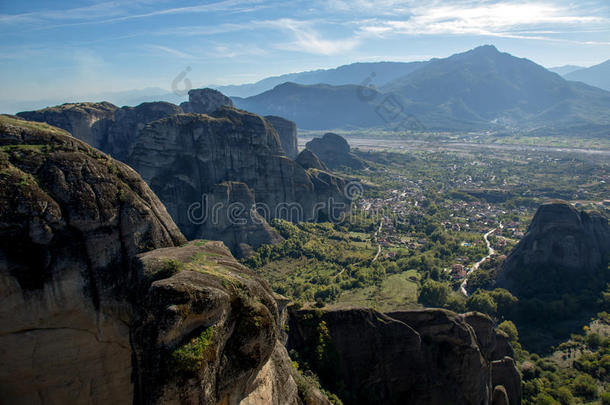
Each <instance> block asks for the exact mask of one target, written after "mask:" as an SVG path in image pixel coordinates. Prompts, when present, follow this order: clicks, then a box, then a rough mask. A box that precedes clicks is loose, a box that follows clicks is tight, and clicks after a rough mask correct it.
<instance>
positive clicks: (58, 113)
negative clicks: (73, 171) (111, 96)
mask: <svg viewBox="0 0 610 405" xmlns="http://www.w3.org/2000/svg"><path fill="white" fill-rule="evenodd" d="M116 110H118V107H117V106H115V105H113V104H111V103H108V102H101V103H66V104H62V105H58V106H55V107H47V108H43V109H42V110H36V111H24V112H20V113H18V114H17V115H18V116H19V117H21V118H24V119H26V120H29V121H38V122H46V123H47V124H49V125H53V126H55V127H57V128H61V129H65V130H66V131H68V132H69V133H71V134H72V135H73V136H75V137H76V138H78V139H80V140H83V141H85V142H87V143H88V144H89V145H91V146H93V147H94V148H101V147H102V146H103V145H105V143H106V133H107V131H108V127H109V125H110V124H111V123H112V121H113V119H114V113H115V112H116Z"/></svg>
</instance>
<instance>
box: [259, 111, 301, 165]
mask: <svg viewBox="0 0 610 405" xmlns="http://www.w3.org/2000/svg"><path fill="white" fill-rule="evenodd" d="M265 119H266V120H267V121H269V123H270V124H271V125H273V128H275V130H276V131H277V134H278V135H279V136H280V143H281V144H282V148H283V149H284V152H285V153H286V156H288V157H289V158H290V159H295V158H296V157H297V155H298V153H299V147H298V140H297V124H295V123H294V122H292V121H289V120H287V119H285V118H282V117H277V116H275V115H267V116H265Z"/></svg>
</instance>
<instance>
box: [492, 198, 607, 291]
mask: <svg viewBox="0 0 610 405" xmlns="http://www.w3.org/2000/svg"><path fill="white" fill-rule="evenodd" d="M609 257H610V226H609V225H608V219H607V218H605V217H603V216H602V215H601V214H598V213H595V212H586V211H578V210H576V209H575V208H574V207H573V206H571V205H570V204H568V203H566V202H562V201H552V202H549V203H546V204H543V205H541V206H540V207H539V208H538V211H537V212H536V214H535V215H534V218H533V219H532V222H531V223H530V225H529V227H528V230H527V232H526V234H525V236H524V237H523V238H522V239H521V241H520V242H519V243H518V244H517V246H516V247H515V248H514V249H513V250H512V252H511V253H510V254H509V255H508V257H507V258H506V260H505V261H504V263H503V265H502V267H501V268H500V269H499V272H498V275H497V281H496V284H497V286H499V287H503V288H506V289H507V290H509V291H511V293H513V294H514V295H518V296H525V297H531V296H535V295H536V294H538V293H545V292H549V291H552V292H553V293H559V294H561V293H562V292H565V291H571V292H573V291H575V290H577V289H579V288H586V287H590V286H589V283H592V282H593V283H595V282H597V283H599V282H600V280H598V279H599V278H600V277H599V274H600V271H603V270H605V269H606V266H607V265H608V260H609ZM601 282H602V283H603V280H602V281H601Z"/></svg>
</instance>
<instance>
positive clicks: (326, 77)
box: [210, 62, 426, 97]
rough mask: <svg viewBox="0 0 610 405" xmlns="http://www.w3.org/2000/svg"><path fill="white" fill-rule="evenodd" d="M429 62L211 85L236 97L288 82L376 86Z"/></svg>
mask: <svg viewBox="0 0 610 405" xmlns="http://www.w3.org/2000/svg"><path fill="white" fill-rule="evenodd" d="M425 64H426V62H369V63H361V62H358V63H352V64H349V65H343V66H339V67H338V68H335V69H318V70H312V71H308V72H300V73H288V74H285V75H281V76H272V77H268V78H265V79H263V80H259V81H258V82H256V83H249V84H241V85H230V86H210V87H212V88H215V89H216V90H219V91H221V92H222V93H224V94H227V95H229V96H232V97H251V96H254V95H257V94H260V93H263V92H265V91H267V90H271V89H272V88H273V87H275V86H277V85H278V84H282V83H286V82H292V83H298V84H319V83H324V84H331V85H334V86H340V85H344V84H356V85H358V84H362V83H364V82H365V81H367V79H369V80H370V79H371V78H372V79H374V82H375V83H376V85H378V86H380V85H383V84H385V83H388V82H389V81H391V80H394V79H397V78H399V77H401V76H404V75H406V74H408V73H410V72H412V71H414V70H416V69H418V68H420V67H421V66H423V65H425Z"/></svg>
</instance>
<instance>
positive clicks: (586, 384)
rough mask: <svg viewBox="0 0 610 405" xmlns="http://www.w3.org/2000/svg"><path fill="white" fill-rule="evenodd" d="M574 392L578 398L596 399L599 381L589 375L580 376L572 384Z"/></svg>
mask: <svg viewBox="0 0 610 405" xmlns="http://www.w3.org/2000/svg"><path fill="white" fill-rule="evenodd" d="M572 392H573V393H574V395H576V396H578V397H583V398H586V399H595V398H596V397H597V381H595V379H594V378H593V377H591V376H590V375H588V374H580V375H579V376H578V377H576V378H575V379H574V382H573V383H572Z"/></svg>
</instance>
